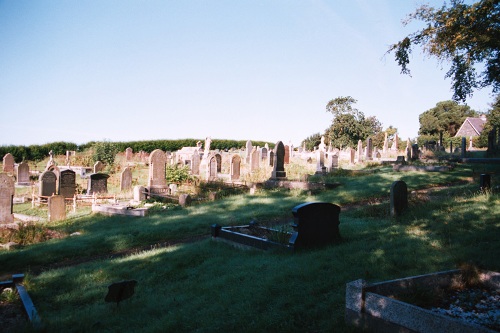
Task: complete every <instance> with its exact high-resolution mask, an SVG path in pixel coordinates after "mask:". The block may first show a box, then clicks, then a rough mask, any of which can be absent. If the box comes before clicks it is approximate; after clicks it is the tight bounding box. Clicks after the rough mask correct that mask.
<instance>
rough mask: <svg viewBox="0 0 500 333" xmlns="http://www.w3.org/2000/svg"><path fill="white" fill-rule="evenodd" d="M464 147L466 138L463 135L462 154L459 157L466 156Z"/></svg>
mask: <svg viewBox="0 0 500 333" xmlns="http://www.w3.org/2000/svg"><path fill="white" fill-rule="evenodd" d="M466 147H467V139H466V138H465V137H462V154H461V156H460V157H461V158H465V156H466Z"/></svg>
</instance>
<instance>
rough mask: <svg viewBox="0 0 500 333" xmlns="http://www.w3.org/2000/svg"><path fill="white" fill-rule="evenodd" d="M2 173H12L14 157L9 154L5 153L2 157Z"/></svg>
mask: <svg viewBox="0 0 500 333" xmlns="http://www.w3.org/2000/svg"><path fill="white" fill-rule="evenodd" d="M3 172H9V173H13V172H14V156H12V154H11V153H7V154H5V155H4V157H3Z"/></svg>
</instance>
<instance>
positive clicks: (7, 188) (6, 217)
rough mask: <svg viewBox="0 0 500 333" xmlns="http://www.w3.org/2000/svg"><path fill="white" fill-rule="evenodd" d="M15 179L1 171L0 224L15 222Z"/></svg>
mask: <svg viewBox="0 0 500 333" xmlns="http://www.w3.org/2000/svg"><path fill="white" fill-rule="evenodd" d="M14 193H15V186H14V179H12V177H11V176H9V175H8V174H7V173H0V224H8V223H13V222H14V214H13V210H12V208H13V202H14Z"/></svg>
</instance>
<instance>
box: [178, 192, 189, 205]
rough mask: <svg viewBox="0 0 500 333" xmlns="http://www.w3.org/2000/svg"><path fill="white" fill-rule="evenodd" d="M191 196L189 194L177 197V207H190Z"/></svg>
mask: <svg viewBox="0 0 500 333" xmlns="http://www.w3.org/2000/svg"><path fill="white" fill-rule="evenodd" d="M191 201H192V199H191V196H190V195H189V194H181V195H179V205H180V206H181V207H186V206H190V205H191Z"/></svg>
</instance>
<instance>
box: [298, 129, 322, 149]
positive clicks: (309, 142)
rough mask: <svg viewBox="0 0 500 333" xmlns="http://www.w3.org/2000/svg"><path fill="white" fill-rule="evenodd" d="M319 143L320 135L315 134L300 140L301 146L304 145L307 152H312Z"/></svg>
mask: <svg viewBox="0 0 500 333" xmlns="http://www.w3.org/2000/svg"><path fill="white" fill-rule="evenodd" d="M320 143H321V134H320V133H319V132H318V133H315V134H313V135H310V136H308V137H307V138H305V139H304V140H302V142H301V145H302V146H303V145H305V146H306V149H307V150H313V149H314V147H317V146H318V145H319V144H320Z"/></svg>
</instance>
